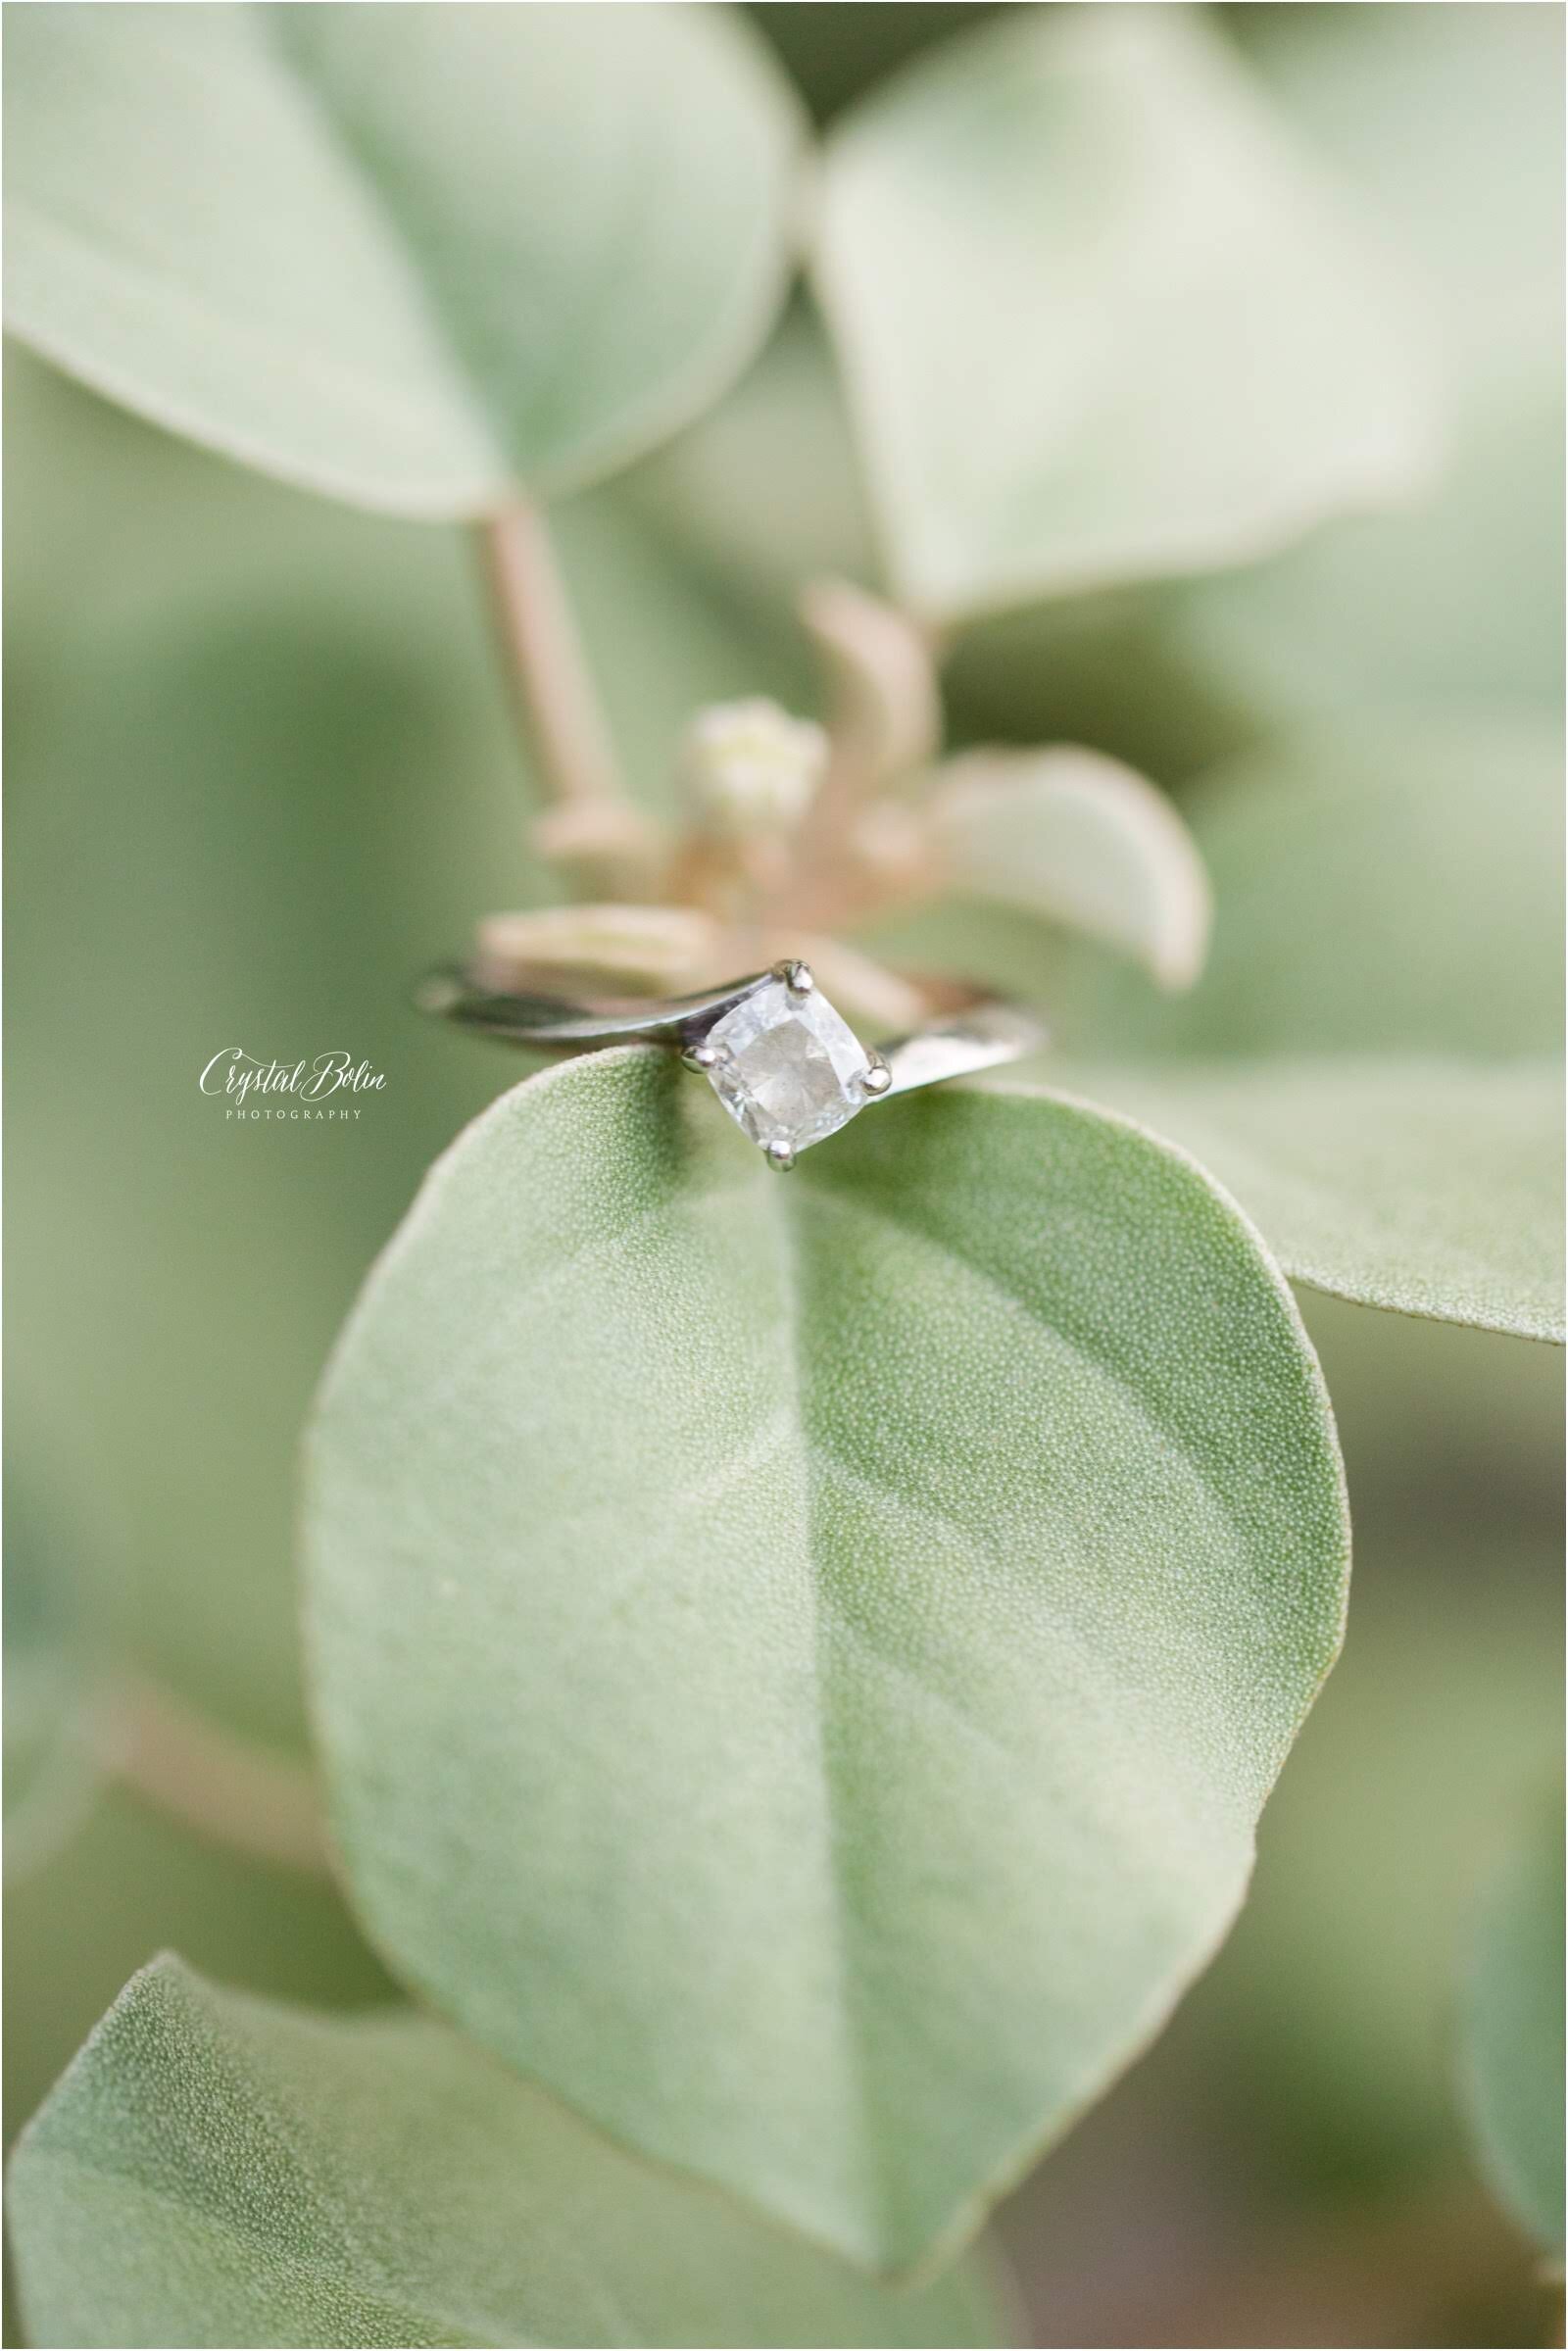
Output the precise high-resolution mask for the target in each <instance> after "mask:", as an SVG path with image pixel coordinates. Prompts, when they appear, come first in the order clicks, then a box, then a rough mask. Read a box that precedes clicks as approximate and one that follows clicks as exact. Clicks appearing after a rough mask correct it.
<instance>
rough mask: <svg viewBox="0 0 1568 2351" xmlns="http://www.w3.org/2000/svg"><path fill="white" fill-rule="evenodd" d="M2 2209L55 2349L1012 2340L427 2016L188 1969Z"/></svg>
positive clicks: (45, 2136) (963, 2283)
mask: <svg viewBox="0 0 1568 2351" xmlns="http://www.w3.org/2000/svg"><path fill="white" fill-rule="evenodd" d="M10 2201H11V2219H12V2228H13V2231H14V2237H15V2244H16V2250H17V2259H18V2265H19V2269H20V2273H21V2281H22V2290H23V2295H24V2299H25V2309H26V2311H27V2314H28V2317H29V2320H30V2323H31V2326H32V2328H33V2339H34V2340H36V2341H40V2342H43V2343H61V2344H64V2343H72V2344H103V2345H117V2344H147V2345H161V2344H168V2343H258V2344H334V2343H339V2344H348V2343H381V2344H490V2343H494V2344H508V2345H517V2344H529V2343H539V2344H549V2345H557V2344H594V2345H601V2344H628V2345H649V2344H672V2345H691V2344H733V2343H768V2344H785V2343H801V2344H820V2343H842V2344H855V2343H865V2344H872V2345H886V2344H932V2345H935V2344H955V2345H967V2344H985V2343H991V2342H994V2341H996V2340H998V2339H999V2325H1000V2320H1001V2312H1000V2309H999V2306H998V2304H997V2301H996V2298H995V2295H994V2294H993V2292H992V2291H991V2289H990V2287H989V2285H988V2282H987V2280H986V2278H985V2277H984V2275H983V2273H982V2272H981V2270H980V2268H979V2267H978V2265H970V2266H968V2267H966V2268H963V2269H960V2270H958V2271H956V2272H955V2273H954V2274H953V2275H952V2276H951V2277H950V2278H945V2279H943V2280H942V2282H941V2283H940V2284H938V2285H937V2286H935V2287H933V2288H930V2289H928V2290H926V2291H924V2292H921V2293H918V2294H913V2295H908V2296H898V2295H895V2294H892V2293H890V2292H888V2291H886V2290H885V2289H880V2288H878V2287H876V2286H874V2285H872V2284H871V2283H870V2282H869V2281H868V2280H867V2279H866V2278H863V2277H861V2276H859V2275H858V2273H857V2272H855V2271H853V2270H850V2269H848V2268H846V2267H845V2266H844V2265H842V2264H840V2263H838V2262H834V2261H831V2260H829V2259H828V2258H827V2257H826V2256H825V2255H823V2254H820V2253H816V2252H814V2251H812V2250H811V2249H810V2248H809V2247H808V2246H805V2245H802V2244H800V2243H798V2242H796V2241H793V2240H792V2239H790V2238H789V2237H787V2236H782V2235H778V2234H775V2233H774V2232H773V2231H771V2230H768V2229H763V2228H762V2227H761V2226H760V2224H759V2223H758V2222H756V2221H754V2220H751V2219H749V2218H748V2217H746V2216H745V2215H743V2214H742V2213H740V2212H738V2211H736V2210H735V2209H733V2208H732V2207H731V2206H730V2205H728V2204H727V2203H726V2202H725V2201H724V2200H723V2199H721V2198H719V2197H716V2196H711V2195H709V2194H707V2193H705V2192H703V2191H701V2190H699V2189H695V2188H692V2187H689V2186H686V2185H683V2184H681V2183H679V2182H677V2181H675V2180H672V2179H670V2178H668V2177H667V2176H666V2175H664V2174H663V2173H662V2172H658V2171H654V2170H649V2169H645V2168H644V2167H643V2166H641V2165H639V2164H636V2163H634V2162H632V2161H631V2160H630V2159H629V2158H628V2157H627V2156H625V2155H624V2154H622V2153H620V2152H619V2151H618V2150H617V2149H615V2148H613V2147H612V2146H611V2145H609V2144H608V2143H607V2142H606V2141H605V2140H603V2139H601V2138H600V2137H599V2136H598V2135H597V2133H595V2132H593V2131H589V2130H587V2129H585V2128H584V2126H583V2125H582V2124H581V2123H579V2122H577V2121H575V2120H574V2119H573V2118H572V2117H571V2116H569V2115H567V2114H566V2113H564V2110H563V2109H562V2108H561V2107H560V2106H559V2105H558V2104H557V2103H556V2102H555V2101H554V2100H553V2099H551V2098H548V2097H547V2096H545V2095H544V2094H543V2093H542V2092H541V2091H539V2090H537V2089H533V2088H531V2087H529V2085H528V2084H526V2083H525V2082H519V2081H517V2080H516V2078H515V2076H514V2075H511V2074H509V2073H508V2072H507V2071H506V2070H505V2069H504V2068H502V2067H501V2066H499V2065H497V2064H496V2063H495V2061H494V2060H493V2059H491V2058H488V2057H486V2056H485V2055H483V2053H482V2052H480V2051H479V2050H477V2049H475V2048H474V2047H473V2046H472V2045H471V2043H469V2042H466V2041H465V2040H463V2039H462V2038H461V2037H460V2036H459V2035H458V2034H456V2033H450V2032H448V2031H446V2030H445V2028H444V2027H442V2026H440V2025H437V2024H435V2023H433V2022H431V2021H430V2020H428V2019H425V2018H421V2017H416V2016H412V2015H410V2014H409V2013H408V2012H407V2011H406V2010H402V2009H386V2010H381V2011H379V2012H378V2013H375V2014H373V2015H369V2016H362V2017H359V2018H355V2019H348V2018H342V2017H338V2018H327V2017H323V2016H319V2015H316V2014H314V2013H312V2012H311V2011H310V2010H308V2009H294V2008H287V2007H282V2006H279V2005H276V2004H274V2003H272V2002H270V2001H265V2000H258V1999H255V1998H251V1997H247V1996H244V1995H242V1994H240V1993H237V1992H225V1991H221V1990H219V1989H218V1988H217V1987H216V1986H214V1985H212V1984H207V1983H204V1982H203V1980H202V1979H201V1978H200V1977H199V1976H196V1975H194V1974H192V1973H191V1971H190V1970H189V1969H187V1968H186V1967H184V1966H183V1965H182V1964H181V1962H180V1961H178V1960H177V1959H172V1958H165V1959H161V1960H157V1961H155V1962H154V1963H153V1964H152V1966H150V1967H148V1968H145V1969H144V1970H143V1971H142V1973H141V1974H140V1975H139V1976H136V1977H135V1978H133V1979H132V1981H131V1983H130V1984H128V1985H127V1986H126V1988H125V1990H124V1991H123V1993H122V1995H121V1997H120V1999H119V2000H118V2001H117V2002H116V2004H115V2006H114V2007H113V2008H112V2009H111V2010H110V2012H109V2014H108V2016H107V2017H106V2018H105V2019H104V2021H103V2023H102V2024H101V2025H100V2026H99V2027H98V2029H97V2031H96V2032H95V2033H93V2035H92V2037H91V2038H90V2039H89V2041H88V2042H87V2045H86V2047H85V2048H84V2049H83V2050H82V2051H81V2053H80V2055H79V2056H78V2057H77V2058H76V2060H75V2062H74V2063H73V2066H72V2067H71V2069H70V2071H69V2072H68V2073H67V2075H66V2078H65V2080H64V2081H63V2082H61V2084H60V2086H59V2087H58V2088H57V2089H56V2090H55V2092H54V2093H53V2095H52V2096H51V2097H50V2099H49V2100H48V2102H47V2104H46V2105H45V2106H44V2108H43V2110H42V2112H41V2113H40V2114H39V2115H38V2117H37V2118H36V2120H35V2121H34V2122H33V2123H32V2125H31V2126H30V2127H29V2129H28V2131H27V2132H26V2134H25V2137H24V2139H23V2142H22V2145H21V2148H20V2150H19V2152H18V2155H17V2158H16V2162H15V2165H14V2167H13V2172H12V2181H11V2199H10Z"/></svg>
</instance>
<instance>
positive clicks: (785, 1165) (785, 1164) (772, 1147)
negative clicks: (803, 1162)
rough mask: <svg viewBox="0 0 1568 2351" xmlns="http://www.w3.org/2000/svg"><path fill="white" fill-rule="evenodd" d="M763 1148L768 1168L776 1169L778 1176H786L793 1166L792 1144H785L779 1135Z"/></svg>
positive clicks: (793, 1149)
mask: <svg viewBox="0 0 1568 2351" xmlns="http://www.w3.org/2000/svg"><path fill="white" fill-rule="evenodd" d="M764 1148H765V1151H766V1154H767V1163H768V1165H769V1167H776V1168H777V1169H778V1172H779V1174H780V1175H788V1174H789V1171H790V1169H791V1168H792V1167H793V1166H794V1165H795V1146H794V1144H793V1143H786V1142H785V1140H784V1138H783V1136H782V1135H779V1136H777V1137H775V1139H774V1140H773V1142H771V1143H769V1144H767V1145H766V1146H765V1147H764Z"/></svg>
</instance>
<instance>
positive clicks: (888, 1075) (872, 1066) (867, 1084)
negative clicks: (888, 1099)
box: [860, 1053, 893, 1099]
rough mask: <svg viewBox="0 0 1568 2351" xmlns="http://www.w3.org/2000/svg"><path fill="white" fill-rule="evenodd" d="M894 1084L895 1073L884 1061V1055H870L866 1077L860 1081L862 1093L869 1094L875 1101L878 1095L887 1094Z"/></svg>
mask: <svg viewBox="0 0 1568 2351" xmlns="http://www.w3.org/2000/svg"><path fill="white" fill-rule="evenodd" d="M892 1083H893V1072H892V1070H891V1069H890V1068H889V1067H888V1065H887V1063H886V1062H885V1061H884V1060H883V1058H882V1055H881V1054H880V1053H872V1054H870V1056H869V1057H868V1060H867V1065H866V1070H865V1075H864V1076H863V1077H862V1078H861V1080H860V1091H861V1093H862V1094H869V1095H870V1096H872V1098H873V1099H874V1098H875V1097H876V1096H878V1095H882V1094H886V1092H887V1090H888V1088H889V1087H890V1086H891V1085H892Z"/></svg>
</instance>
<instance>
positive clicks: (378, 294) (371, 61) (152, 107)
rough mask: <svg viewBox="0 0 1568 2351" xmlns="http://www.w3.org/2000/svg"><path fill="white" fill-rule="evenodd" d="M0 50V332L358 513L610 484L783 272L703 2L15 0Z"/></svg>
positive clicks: (688, 395) (753, 336)
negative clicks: (600, 7) (1, 180)
mask: <svg viewBox="0 0 1568 2351" xmlns="http://www.w3.org/2000/svg"><path fill="white" fill-rule="evenodd" d="M6 62H7V67H8V73H7V98H8V103H7V109H6V134H7V147H8V156H7V162H8V170H7V202H8V208H9V213H10V249H9V255H8V268H7V272H6V307H7V317H8V320H9V322H10V323H11V324H12V325H13V326H14V327H15V328H16V329H17V331H18V332H19V333H21V334H22V335H24V336H25V338H26V340H27V341H28V342H29V343H31V344H32V345H33V346H34V347H35V348H36V349H37V350H39V351H41V352H43V353H45V354H46V355H47V356H48V357H49V358H51V359H53V360H55V361H57V362H58V363H59V365H61V366H62V367H69V368H71V369H72V370H73V372H74V373H76V374H79V375H81V376H82V377H84V378H85V379H86V380H87V381H88V382H90V383H92V384H94V385H95V386H96V387H97V388H98V389H99V390H101V391H104V392H107V393H109V394H111V395H112V396H113V397H114V398H116V399H119V400H123V401H124V402H125V403H126V404H127V405H128V406H129V407H131V408H134V409H137V410H139V411H140V412H142V413H143V414H144V415H147V416H153V417H155V418H156V419H157V420H158V421H159V422H161V423H165V424H168V425H170V426H171V427H172V428H173V429H174V430H177V431H181V432H186V433H189V434H190V435H191V436H192V437H193V438H194V439H196V440H199V441H203V442H206V443H209V444H210V445H211V446H213V447H215V448H219V449H221V450H224V451H225V452H226V453H227V454H229V455H230V456H233V457H238V458H242V459H244V460H245V461H246V462H248V463H250V464H253V465H260V466H261V467H263V469H264V470H267V471H270V472H275V473H279V474H281V475H283V476H284V477H285V478H286V479H288V480H290V481H295V482H298V483H300V484H302V485H304V486H306V487H309V488H312V489H317V490H322V491H325V492H327V493H328V494H329V495H332V496H334V497H340V498H345V499H348V500H350V501H351V502H352V503H355V504H358V505H365V506H370V507H375V508H379V509H382V510H386V511H390V512H393V513H399V514H415V515H421V516H440V515H453V514H472V513H475V512H477V511H479V510H481V509H484V508H487V507H493V506H495V505H497V504H498V503H500V502H501V501H502V500H504V499H505V498H506V497H507V495H508V494H509V492H510V491H511V490H512V489H513V488H514V487H515V486H516V485H519V484H520V485H522V486H524V487H526V488H528V489H530V490H533V491H560V490H562V489H567V488H574V487H576V486H578V485H579V484H580V483H582V482H583V481H585V480H588V479H591V478H593V477H594V476H596V475H598V474H602V473H605V472H609V471H613V469H614V468H615V467H616V466H617V465H623V464H624V463H626V462H627V461H628V460H629V459H630V458H632V457H634V456H635V455H637V454H638V452H639V451H640V450H642V449H644V448H646V447H648V446H649V444H650V443H652V442H654V441H657V440H659V439H660V438H661V437H662V435H663V434H665V433H667V432H669V431H672V430H673V429H674V427H675V426H676V425H678V424H680V423H681V422H683V421H684V420H685V418H686V417H687V416H691V415H693V414H695V413H696V412H697V411H698V410H699V409H701V408H702V407H703V406H704V405H705V403H706V402H707V401H709V400H710V399H711V398H712V397H714V395H715V394H716V393H717V392H718V391H719V390H720V389H721V388H722V386H723V385H724V383H725V382H726V381H727V380H728V379H729V378H730V377H731V376H732V375H734V374H736V373H738V372H739V370H740V368H741V367H742V366H743V365H744V363H745V361H746V359H747V358H748V357H749V356H750V353H751V351H752V349H753V348H754V346H755V345H756V344H757V343H758V342H759V341H760V339H761V336H762V334H763V332H764V330H765V328H766V324H767V321H768V319H769V318H770V317H771V315H772V312H773V309H774V306H775V304H776V303H777V301H778V299H779V297H780V295H781V292H782V288H783V274H784V263H785V240H786V235H787V231H788V226H789V222H788V211H789V204H790V196H791V191H790V179H791V167H792V163H793V155H794V149H795V146H796V143H797V137H798V132H797V126H796V120H795V109H794V106H793V104H792V102H791V101H790V98H789V94H788V91H787V89H786V87H785V84H784V83H783V81H782V78H781V77H780V76H778V75H777V74H776V73H774V72H773V71H772V69H771V67H770V65H769V63H768V60H767V58H766V55H765V52H764V51H763V50H762V48H761V47H760V44H757V43H756V42H754V40H753V39H752V37H751V36H750V35H749V34H748V33H747V32H746V30H745V29H744V27H742V26H741V25H740V24H738V23H737V22H736V21H735V20H733V19H732V18H731V17H730V15H729V14H728V12H727V11H725V10H722V9H718V8H704V9H678V8H669V7H655V6H649V7H644V8H640V9H638V10H636V11H635V12H632V11H630V10H628V11H625V12H623V13H622V15H621V16H620V17H618V18H617V19H616V20H615V21H614V24H613V29H612V27H611V24H610V20H608V19H606V18H602V17H596V16H591V15H589V14H588V13H587V12H585V11H583V10H580V9H573V8H530V9H494V8H473V9H461V10H456V11H454V10H451V9H445V8H434V7H401V8H392V7H384V6H382V7H352V8H350V7H317V8H310V9H294V8H266V7H226V8H201V9H190V8H176V7H168V6H159V7H138V8H132V9H126V8H120V7H116V8H106V7H92V6H84V7H81V8H73V9H57V8H40V9H36V10H30V11H28V12H26V13H25V16H20V17H19V18H18V20H17V21H16V23H15V24H13V25H12V27H11V33H10V40H9V43H8V54H7V61H6Z"/></svg>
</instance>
